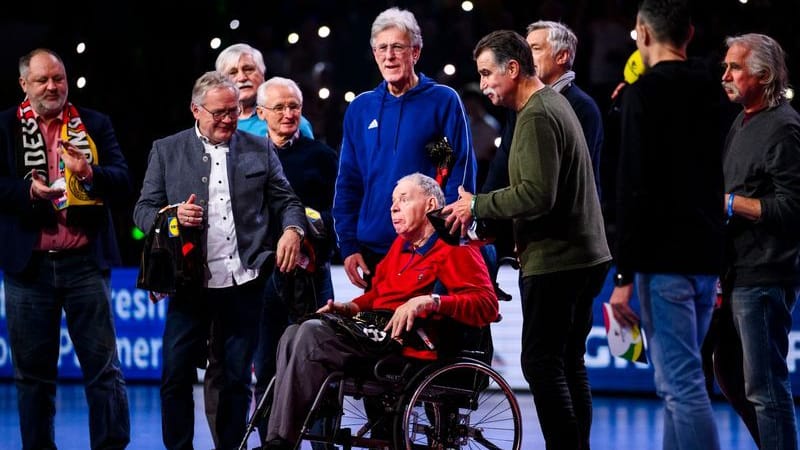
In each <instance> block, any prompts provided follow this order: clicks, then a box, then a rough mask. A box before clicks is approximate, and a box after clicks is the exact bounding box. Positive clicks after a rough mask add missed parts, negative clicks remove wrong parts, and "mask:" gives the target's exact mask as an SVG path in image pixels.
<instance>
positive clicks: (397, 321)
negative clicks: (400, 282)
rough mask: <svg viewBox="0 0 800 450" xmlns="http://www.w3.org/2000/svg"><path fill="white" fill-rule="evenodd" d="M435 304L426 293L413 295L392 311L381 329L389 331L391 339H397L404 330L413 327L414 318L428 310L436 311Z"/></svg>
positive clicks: (426, 312) (423, 314) (426, 313)
mask: <svg viewBox="0 0 800 450" xmlns="http://www.w3.org/2000/svg"><path fill="white" fill-rule="evenodd" d="M437 306H438V305H437V304H436V302H435V301H434V300H433V297H431V296H430V295H428V294H425V295H418V296H416V297H413V298H411V299H409V300H408V301H407V302H405V303H403V304H402V305H400V306H399V307H398V308H397V309H396V310H395V311H394V314H392V318H391V319H389V323H387V324H386V326H385V327H384V328H383V330H384V331H387V332H388V331H391V333H392V339H398V338H400V337H402V335H403V333H404V332H406V331H411V329H412V328H414V320H416V318H417V317H424V316H427V315H428V314H429V313H430V312H432V311H436V309H437Z"/></svg>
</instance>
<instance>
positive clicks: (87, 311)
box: [55, 255, 130, 449]
mask: <svg viewBox="0 0 800 450" xmlns="http://www.w3.org/2000/svg"><path fill="white" fill-rule="evenodd" d="M57 265H58V266H59V267H57V268H56V270H55V272H56V273H57V274H58V276H57V277H58V284H59V285H60V287H59V290H61V291H62V292H63V296H64V312H65V316H66V322H67V328H68V330H69V335H70V338H71V339H72V344H73V346H74V348H75V354H76V355H77V357H78V361H79V362H80V366H81V372H82V373H83V381H84V384H85V391H86V400H87V402H88V404H89V435H90V441H91V446H92V448H93V449H122V448H125V447H126V446H127V445H128V443H129V442H130V414H129V410H128V408H129V407H128V393H127V388H126V386H125V380H124V378H123V376H122V369H121V368H120V362H119V356H118V354H117V339H116V330H115V327H114V320H113V317H112V314H111V305H110V302H111V289H110V282H111V280H110V274H109V273H105V274H104V273H102V272H101V271H100V269H99V268H98V267H97V266H96V263H95V261H94V259H93V257H91V256H89V255H85V256H75V257H67V258H64V259H62V260H59V261H57Z"/></svg>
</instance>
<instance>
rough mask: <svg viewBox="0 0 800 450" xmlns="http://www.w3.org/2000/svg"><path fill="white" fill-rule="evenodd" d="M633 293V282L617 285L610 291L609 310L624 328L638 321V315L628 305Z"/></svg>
mask: <svg viewBox="0 0 800 450" xmlns="http://www.w3.org/2000/svg"><path fill="white" fill-rule="evenodd" d="M632 294H633V283H631V284H627V285H625V286H617V287H615V288H614V291H612V292H611V298H610V299H609V300H608V302H609V303H611V310H612V311H613V312H614V318H615V319H617V322H619V324H620V325H621V326H622V327H624V328H631V327H633V326H634V325H636V324H638V323H639V316H638V315H636V313H635V312H633V309H631V307H630V301H631V295H632Z"/></svg>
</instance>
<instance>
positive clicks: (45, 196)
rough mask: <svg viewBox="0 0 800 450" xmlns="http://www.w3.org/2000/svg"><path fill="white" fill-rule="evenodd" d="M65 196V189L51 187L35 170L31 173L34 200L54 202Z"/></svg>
mask: <svg viewBox="0 0 800 450" xmlns="http://www.w3.org/2000/svg"><path fill="white" fill-rule="evenodd" d="M62 195H64V188H60V187H50V186H48V185H47V181H46V180H45V178H44V175H42V174H41V173H39V172H38V171H36V170H34V171H33V172H31V197H32V198H34V199H42V200H54V199H57V198H61V196H62Z"/></svg>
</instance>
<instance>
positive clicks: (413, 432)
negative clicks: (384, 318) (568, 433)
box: [395, 358, 522, 450]
mask: <svg viewBox="0 0 800 450" xmlns="http://www.w3.org/2000/svg"><path fill="white" fill-rule="evenodd" d="M418 379H420V380H421V381H420V382H419V383H413V382H412V384H411V385H410V386H412V387H413V386H416V387H415V388H414V390H413V392H412V393H410V394H407V397H406V398H405V399H404V400H403V401H404V402H405V400H407V402H405V403H404V404H405V407H404V409H403V413H402V414H401V415H398V417H397V421H398V423H396V426H395V446H396V448H398V449H407V450H412V449H423V448H425V449H428V448H433V449H457V448H486V449H493V450H499V449H503V450H506V449H513V450H519V449H520V448H521V446H522V414H521V412H520V409H519V404H518V403H517V399H516V397H515V396H514V393H513V392H512V390H511V387H510V386H509V385H508V383H507V382H506V381H505V380H504V379H503V377H502V376H500V374H499V373H497V372H496V371H495V370H494V369H492V368H491V367H489V366H487V365H486V364H484V363H482V362H480V361H477V360H472V359H469V358H461V359H458V360H456V361H455V362H450V363H440V364H435V365H434V367H433V368H432V369H430V370H427V371H424V372H423V374H422V375H421V378H418Z"/></svg>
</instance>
